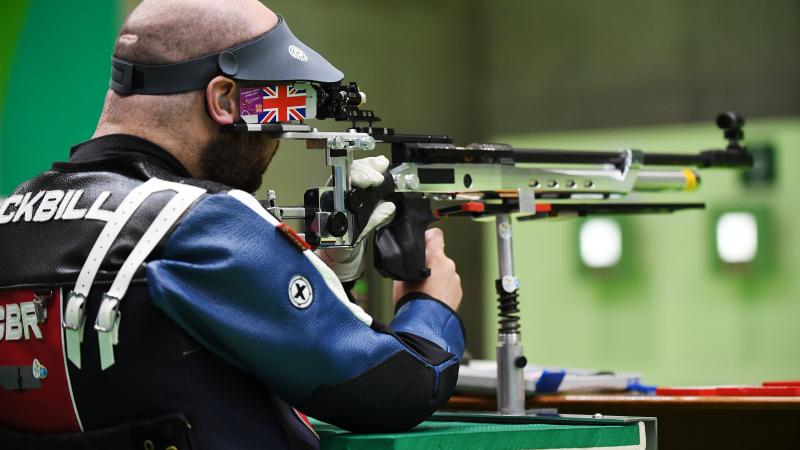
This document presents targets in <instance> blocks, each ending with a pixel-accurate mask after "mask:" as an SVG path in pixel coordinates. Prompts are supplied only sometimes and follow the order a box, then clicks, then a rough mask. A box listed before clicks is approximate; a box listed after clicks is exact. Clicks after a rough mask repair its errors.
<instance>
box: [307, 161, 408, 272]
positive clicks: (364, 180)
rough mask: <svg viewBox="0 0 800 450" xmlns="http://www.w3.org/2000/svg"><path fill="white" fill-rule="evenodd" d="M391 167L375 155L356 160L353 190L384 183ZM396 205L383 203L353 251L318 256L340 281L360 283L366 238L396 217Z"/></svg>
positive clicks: (337, 250)
mask: <svg viewBox="0 0 800 450" xmlns="http://www.w3.org/2000/svg"><path fill="white" fill-rule="evenodd" d="M388 168H389V160H388V159H386V157H385V156H372V157H369V158H361V159H357V160H355V161H353V165H352V167H351V171H350V182H351V184H352V185H353V187H357V188H361V189H366V188H368V187H373V186H379V185H380V184H381V183H383V179H384V178H383V172H385V171H386V169H388ZM394 211H395V205H394V203H392V202H386V201H381V202H379V203H378V205H377V206H376V207H375V210H374V211H373V212H372V215H370V216H369V219H368V220H367V225H366V226H365V227H364V230H362V231H361V234H360V235H358V237H357V238H356V245H355V246H353V247H352V248H330V249H322V248H321V249H318V250H317V251H316V253H317V256H319V257H320V259H322V260H323V261H325V263H326V264H327V265H328V266H329V267H330V268H331V269H333V271H334V272H335V273H336V276H338V277H339V281H341V282H343V283H345V282H348V281H353V280H357V279H358V278H359V277H360V276H361V273H362V272H363V271H364V251H365V248H364V238H365V237H366V236H367V235H368V234H369V233H370V232H371V231H373V230H374V229H376V228H379V227H382V226H384V225H386V224H388V223H389V222H391V221H392V218H394Z"/></svg>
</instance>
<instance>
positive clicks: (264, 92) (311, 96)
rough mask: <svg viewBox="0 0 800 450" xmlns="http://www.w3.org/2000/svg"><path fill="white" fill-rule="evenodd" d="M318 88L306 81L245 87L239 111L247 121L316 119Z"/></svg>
mask: <svg viewBox="0 0 800 450" xmlns="http://www.w3.org/2000/svg"><path fill="white" fill-rule="evenodd" d="M316 94H317V92H316V90H315V89H314V88H313V87H312V86H310V85H308V84H307V83H296V84H275V85H268V86H264V87H261V88H243V89H242V90H241V93H240V96H239V97H240V111H241V116H242V119H244V121H245V122H247V123H282V122H291V121H303V120H306V119H313V118H314V117H315V116H316V114H317V96H316Z"/></svg>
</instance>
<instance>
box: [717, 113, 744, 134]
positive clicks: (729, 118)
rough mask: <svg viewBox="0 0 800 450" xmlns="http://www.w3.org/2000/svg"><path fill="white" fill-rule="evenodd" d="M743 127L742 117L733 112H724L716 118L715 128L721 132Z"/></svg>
mask: <svg viewBox="0 0 800 450" xmlns="http://www.w3.org/2000/svg"><path fill="white" fill-rule="evenodd" d="M743 126H744V117H743V116H740V115H739V114H736V113H735V112H731V111H726V112H724V113H721V114H720V115H718V116H717V127H719V128H720V129H721V130H735V129H737V128H742V127H743Z"/></svg>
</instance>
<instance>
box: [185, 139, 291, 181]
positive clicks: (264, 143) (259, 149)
mask: <svg viewBox="0 0 800 450" xmlns="http://www.w3.org/2000/svg"><path fill="white" fill-rule="evenodd" d="M277 150H278V140H277V139H274V138H272V137H271V136H270V135H268V134H266V133H246V132H243V133H237V132H221V133H219V134H217V136H216V137H215V138H214V139H213V140H212V141H211V142H209V143H208V145H206V146H205V147H203V149H202V150H201V152H200V170H202V171H203V178H205V179H207V180H211V181H215V182H217V183H222V184H225V185H227V186H230V187H232V188H234V189H241V190H243V191H245V192H250V193H253V192H255V191H256V190H258V188H259V187H260V186H261V178H262V176H263V175H264V172H265V171H266V170H267V166H269V163H270V161H271V160H272V157H273V156H274V155H275V152H276V151H277Z"/></svg>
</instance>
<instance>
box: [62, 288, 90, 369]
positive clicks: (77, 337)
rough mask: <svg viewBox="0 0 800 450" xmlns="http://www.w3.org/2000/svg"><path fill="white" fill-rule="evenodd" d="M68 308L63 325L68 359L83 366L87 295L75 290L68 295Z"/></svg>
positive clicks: (77, 365)
mask: <svg viewBox="0 0 800 450" xmlns="http://www.w3.org/2000/svg"><path fill="white" fill-rule="evenodd" d="M67 298H68V300H67V308H66V310H65V311H64V319H63V321H62V322H61V326H62V327H64V332H65V334H66V339H67V359H69V360H70V361H72V363H73V364H75V367H77V368H78V369H80V368H81V343H82V342H83V329H84V324H85V323H86V296H85V295H83V294H79V293H77V292H75V291H69V294H68V295H67Z"/></svg>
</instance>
